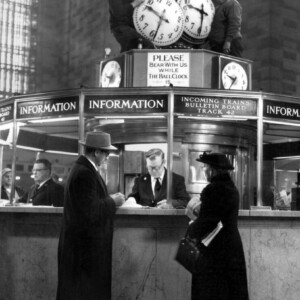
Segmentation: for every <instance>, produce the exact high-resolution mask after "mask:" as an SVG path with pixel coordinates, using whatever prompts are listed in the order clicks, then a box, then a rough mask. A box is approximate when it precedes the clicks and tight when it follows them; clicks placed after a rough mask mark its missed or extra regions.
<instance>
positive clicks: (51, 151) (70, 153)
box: [45, 150, 78, 156]
mask: <svg viewBox="0 0 300 300" xmlns="http://www.w3.org/2000/svg"><path fill="white" fill-rule="evenodd" d="M45 152H46V153H52V154H64V155H74V156H77V155H78V153H74V152H64V151H56V150H46V151H45Z"/></svg>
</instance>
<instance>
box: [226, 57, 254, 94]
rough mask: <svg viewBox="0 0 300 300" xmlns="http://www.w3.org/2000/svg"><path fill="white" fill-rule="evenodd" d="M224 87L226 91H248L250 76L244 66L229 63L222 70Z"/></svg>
mask: <svg viewBox="0 0 300 300" xmlns="http://www.w3.org/2000/svg"><path fill="white" fill-rule="evenodd" d="M221 80H222V85H223V88H224V89H225V90H247V89H248V75H247V72H246V71H245V69H244V68H243V66H242V65H240V64H239V63H237V62H234V61H232V62H229V63H228V64H226V65H225V66H224V68H223V70H222V75H221Z"/></svg>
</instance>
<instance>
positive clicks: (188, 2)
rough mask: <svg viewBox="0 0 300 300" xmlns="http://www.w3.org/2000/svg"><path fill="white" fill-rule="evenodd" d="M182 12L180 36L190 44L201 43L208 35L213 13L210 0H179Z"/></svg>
mask: <svg viewBox="0 0 300 300" xmlns="http://www.w3.org/2000/svg"><path fill="white" fill-rule="evenodd" d="M179 4H180V5H181V7H182V9H183V12H184V32H183V35H182V38H183V39H184V40H186V41H188V42H190V43H192V44H201V43H203V42H204V40H205V39H206V38H207V37H208V35H209V33H210V30H211V24H212V21H213V18H214V15H215V7H214V4H213V3H212V1H211V0H179Z"/></svg>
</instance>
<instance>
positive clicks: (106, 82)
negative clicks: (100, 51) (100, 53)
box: [99, 56, 124, 88]
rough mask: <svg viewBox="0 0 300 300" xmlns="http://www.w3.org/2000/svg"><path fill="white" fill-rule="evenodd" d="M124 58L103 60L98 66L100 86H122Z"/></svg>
mask: <svg viewBox="0 0 300 300" xmlns="http://www.w3.org/2000/svg"><path fill="white" fill-rule="evenodd" d="M123 70H124V58H123V56H121V57H119V58H114V59H109V60H106V61H103V62H102V63H101V67H100V84H99V85H100V86H101V87H103V88H107V87H122V86H124V80H123V77H124V74H123V73H124V72H123Z"/></svg>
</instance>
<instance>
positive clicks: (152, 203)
mask: <svg viewBox="0 0 300 300" xmlns="http://www.w3.org/2000/svg"><path fill="white" fill-rule="evenodd" d="M145 157H146V166H147V169H148V173H147V174H143V175H141V176H139V177H137V178H136V179H135V181H134V185H133V188H132V192H131V193H130V194H129V196H128V199H127V201H126V202H125V203H124V204H123V207H126V206H128V207H130V206H135V205H136V204H137V205H141V206H149V207H158V208H185V207H186V205H187V203H188V201H189V200H190V196H189V194H188V193H187V191H186V187H185V183H184V177H183V176H181V175H178V174H176V173H173V172H172V176H173V189H172V204H167V200H166V199H167V170H166V168H165V166H164V165H165V162H166V160H165V154H164V152H163V151H162V150H161V149H158V148H155V149H151V150H149V151H148V152H146V154H145Z"/></svg>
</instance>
